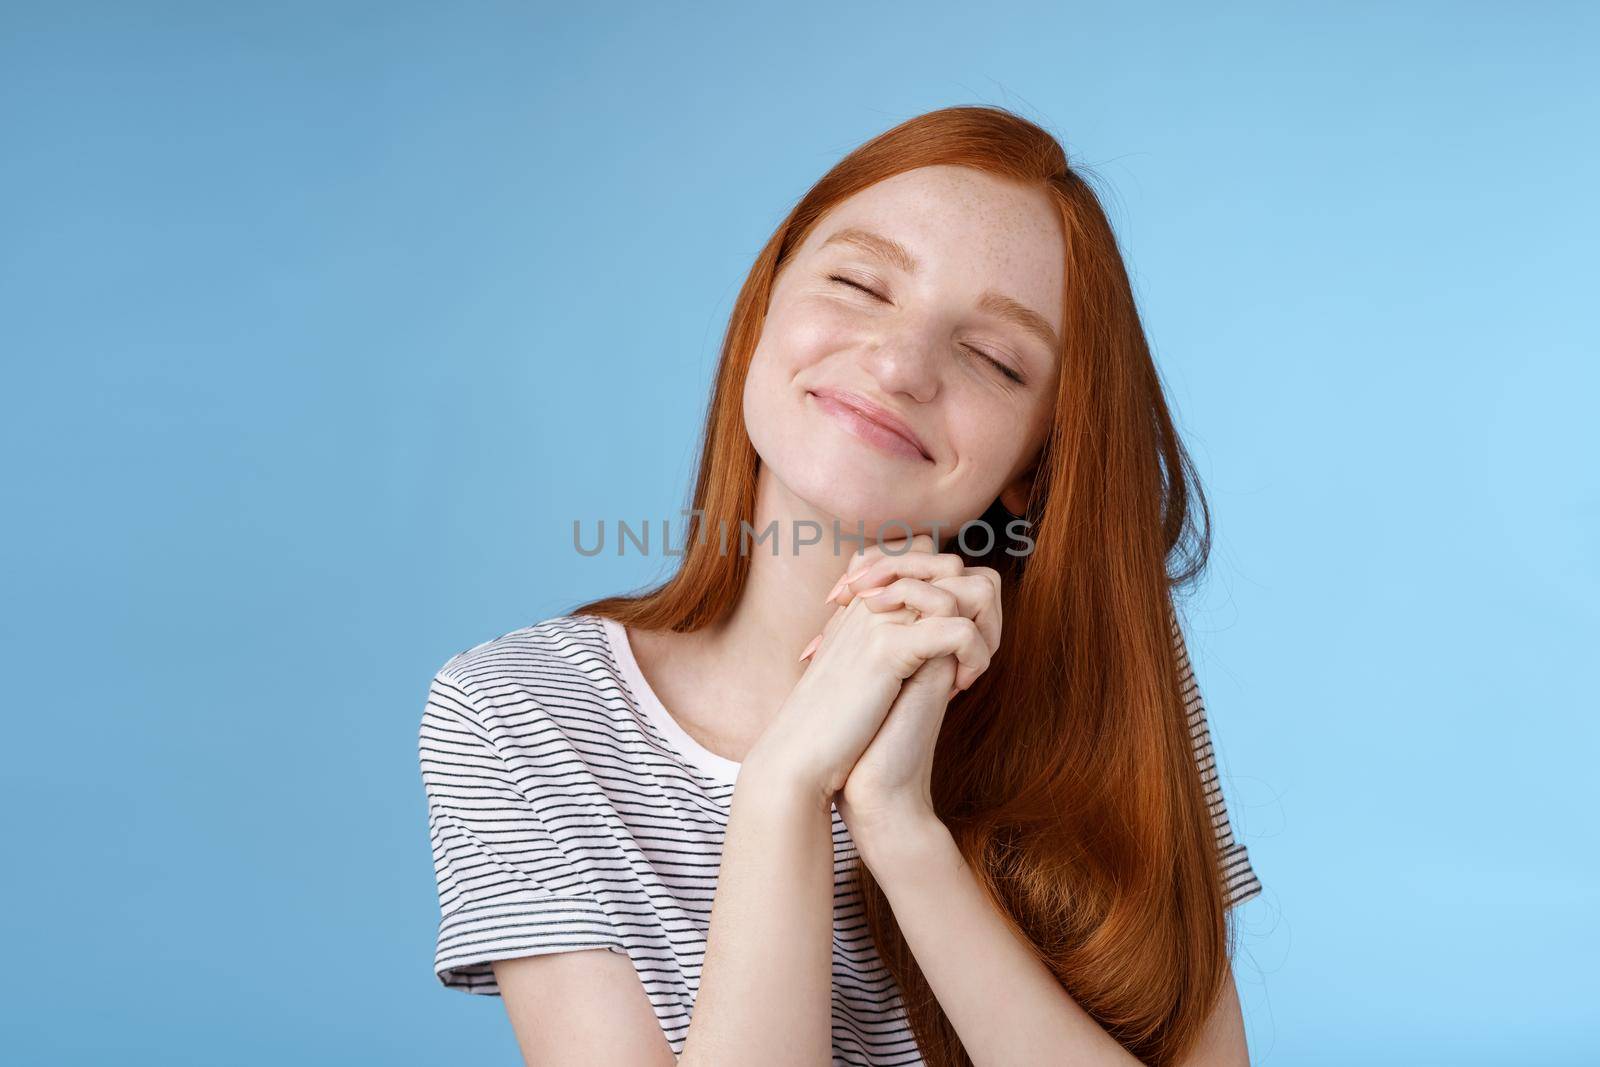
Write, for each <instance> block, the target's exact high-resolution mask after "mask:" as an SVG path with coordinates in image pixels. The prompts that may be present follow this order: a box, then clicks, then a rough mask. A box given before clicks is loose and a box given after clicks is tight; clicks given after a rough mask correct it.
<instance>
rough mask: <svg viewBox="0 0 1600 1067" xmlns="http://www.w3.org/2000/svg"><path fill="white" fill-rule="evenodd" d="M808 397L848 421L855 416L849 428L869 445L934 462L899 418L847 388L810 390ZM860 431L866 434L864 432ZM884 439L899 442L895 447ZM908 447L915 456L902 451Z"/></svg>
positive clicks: (914, 434) (925, 448) (894, 444)
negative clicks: (811, 397) (865, 439)
mask: <svg viewBox="0 0 1600 1067" xmlns="http://www.w3.org/2000/svg"><path fill="white" fill-rule="evenodd" d="M811 395H812V396H813V397H815V398H816V399H817V400H819V401H822V403H823V406H824V407H829V408H832V409H833V412H834V414H836V415H841V416H843V417H845V418H847V419H848V418H849V416H851V415H854V416H855V419H854V420H851V421H852V426H851V429H852V430H855V431H856V433H857V436H864V437H866V438H867V440H868V441H869V442H870V443H872V444H877V445H879V446H880V447H887V448H888V449H890V450H892V451H896V452H899V453H901V454H905V455H907V456H909V457H910V458H918V459H922V460H925V461H928V462H932V461H933V457H932V456H931V455H929V453H928V447H927V446H926V445H924V444H923V443H922V439H921V438H919V437H918V436H917V435H916V433H914V432H913V431H912V429H911V427H909V426H907V425H906V424H905V422H904V421H903V420H902V419H900V418H899V417H898V416H896V415H895V414H894V412H892V411H889V410H888V409H887V408H885V407H883V406H881V405H879V404H874V403H873V402H872V401H870V400H868V399H867V398H866V397H864V396H862V395H860V394H859V393H852V392H850V391H848V390H846V389H813V390H811ZM840 408H844V409H847V410H846V411H843V412H841V411H839V410H838V409H840ZM860 423H866V424H867V425H866V426H861V425H859V424H860ZM862 431H865V432H864V433H863V432H862ZM874 431H878V432H874ZM885 436H889V437H893V438H896V439H898V442H899V444H898V445H897V444H896V442H895V441H893V440H885V439H884V438H885ZM907 446H909V448H910V449H911V450H912V451H914V452H915V453H916V455H915V456H910V453H908V452H906V451H905V448H906V447H907Z"/></svg>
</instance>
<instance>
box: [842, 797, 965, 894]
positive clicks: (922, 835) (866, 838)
mask: <svg viewBox="0 0 1600 1067" xmlns="http://www.w3.org/2000/svg"><path fill="white" fill-rule="evenodd" d="M849 829H850V837H851V839H852V840H854V841H855V845H856V851H857V852H858V853H860V855H861V862H862V863H865V864H866V865H867V867H868V868H869V869H870V870H871V871H872V873H873V875H874V877H876V878H877V879H878V880H879V881H880V882H884V881H889V880H892V879H896V878H899V877H900V876H902V875H905V874H908V873H914V872H917V871H922V870H926V869H927V868H928V866H929V865H930V864H932V863H936V862H939V861H940V860H945V859H948V858H949V857H950V856H951V855H952V853H959V849H957V847H956V843H955V838H954V837H953V836H952V835H951V833H950V828H949V827H948V826H946V825H945V824H944V822H943V821H942V820H941V819H940V818H939V817H938V816H937V815H936V814H934V812H933V809H932V808H931V807H927V806H924V805H920V804H910V803H908V804H905V805H904V806H902V807H900V808H898V809H895V810H892V811H888V810H879V811H877V812H875V813H874V815H873V817H872V818H871V819H866V820H863V819H859V818H858V819H856V820H855V821H854V822H850V823H849Z"/></svg>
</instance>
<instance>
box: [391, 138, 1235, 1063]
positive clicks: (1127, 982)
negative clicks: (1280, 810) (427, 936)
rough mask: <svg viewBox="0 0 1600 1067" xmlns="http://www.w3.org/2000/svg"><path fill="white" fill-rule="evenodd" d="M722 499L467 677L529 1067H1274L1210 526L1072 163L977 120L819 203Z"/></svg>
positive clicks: (750, 315)
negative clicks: (1260, 1032) (1219, 699)
mask: <svg viewBox="0 0 1600 1067" xmlns="http://www.w3.org/2000/svg"><path fill="white" fill-rule="evenodd" d="M1191 497H1192V498H1193V499H1192V501H1191ZM693 503H694V514H693V521H692V522H691V523H690V524H689V529H688V531H687V533H686V534H685V535H684V537H683V541H684V545H683V551H684V555H683V560H682V563H681V565H680V566H679V568H678V570H677V572H676V574H675V575H674V576H673V577H672V578H671V579H670V580H668V581H667V582H665V583H664V584H662V585H661V586H660V587H658V588H656V589H654V590H651V591H649V592H647V593H645V594H643V595H639V596H628V597H611V598H607V599H603V600H599V601H596V602H593V603H590V604H586V605H584V606H582V607H581V608H578V609H576V610H574V611H573V612H572V613H571V614H568V615H563V616H558V617H556V618H553V619H547V620H544V621H543V622H540V623H538V624H536V625H533V626H530V627H526V628H524V629H522V630H518V631H515V632H513V633H510V634H506V635H504V636H502V637H499V638H496V639H495V640H493V641H489V642H486V643H485V644H482V645H479V646H477V647H475V648H472V649H469V650H467V651H465V652H462V653H460V654H459V655H457V656H455V657H453V658H452V659H451V660H450V661H449V662H448V663H446V664H445V665H444V667H443V668H441V670H440V671H439V672H438V674H437V675H436V676H435V678H434V681H433V686H432V689H431V692H430V694H429V699H428V706H427V710H426V712H425V715H424V718H423V722H422V729H421V738H420V743H421V750H420V756H421V766H422V775H423V781H424V784H425V786H426V789H427V794H428V800H429V808H428V810H429V824H430V830H431V833H432V837H433V845H434V860H435V866H436V870H437V873H438V879H439V882H438V885H439V894H440V905H441V912H442V915H441V921H440V927H439V935H438V946H437V953H436V959H435V965H436V968H435V969H436V972H437V974H438V976H439V978H440V980H441V981H442V982H443V983H444V984H445V985H446V986H449V987H452V988H459V989H464V990H467V991H469V992H477V993H488V994H498V995H501V996H502V997H503V998H504V1000H505V1004H506V1008H507V1011H508V1013H509V1016H510V1018H511V1021H512V1025H513V1028H514V1030H515V1032H516V1035H517V1038H518V1040H519V1043H520V1045H521V1048H522V1050H523V1054H524V1056H525V1058H526V1060H527V1061H528V1062H529V1063H531V1064H558V1063H559V1064H565V1063H586V1064H589V1063H616V1064H663V1065H664V1064H671V1063H673V1062H674V1055H677V1056H678V1057H679V1058H678V1059H677V1061H676V1062H678V1063H679V1064H684V1065H690V1064H693V1065H696V1067H699V1065H704V1064H716V1065H723V1064H727V1065H743V1064H763V1065H767V1064H810V1065H820V1064H827V1063H830V1062H831V1063H835V1064H914V1063H928V1064H938V1065H955V1064H964V1063H978V1064H1032V1063H1051V1062H1063V1063H1066V1062H1070V1063H1107V1064H1110V1063H1134V1062H1146V1063H1158V1064H1171V1063H1184V1064H1202V1063H1204V1064H1224V1063H1226V1064H1238V1063H1247V1062H1248V1057H1247V1054H1246V1050H1245V1042H1244V1034H1243V1027H1242V1022H1241V1019H1240V1012H1239V1006H1238V1000H1237V997H1236V993H1235V989H1234V984H1233V980H1232V976H1231V971H1230V968H1229V953H1230V950H1231V937H1230V929H1231V924H1230V923H1229V921H1228V908H1229V907H1230V906H1231V905H1233V904H1237V903H1239V902H1241V901H1243V900H1245V899H1248V898H1249V897H1251V896H1253V895H1255V894H1256V893H1258V892H1259V891H1260V884H1259V882H1258V881H1257V880H1256V878H1255V875H1254V873H1253V872H1252V871H1251V868H1250V864H1249V860H1248V858H1247V856H1246V854H1245V851H1244V849H1243V847H1242V846H1240V845H1238V844H1236V843H1235V842H1234V841H1233V838H1232V833H1231V831H1230V829H1229V824H1228V819H1227V814H1226V812H1225V810H1224V809H1223V805H1222V801H1221V797H1220V794H1219V793H1218V791H1217V786H1216V781H1215V770H1214V764H1213V761H1212V755H1211V751H1210V745H1209V740H1208V733H1207V729H1206V720H1205V715H1204V707H1203V705H1202V703H1201V701H1200V697H1199V693H1198V691H1197V690H1196V689H1195V686H1194V681H1193V676H1192V674H1191V672H1190V668H1189V664H1188V658H1187V655H1186V651H1185V648H1184V644H1183V638H1182V633H1181V630H1180V629H1179V627H1178V623H1177V619H1176V614H1175V612H1174V610H1173V593H1174V590H1175V588H1176V587H1178V586H1180V585H1182V584H1185V583H1187V582H1190V581H1192V580H1193V578H1194V577H1195V576H1196V575H1197V574H1198V573H1199V571H1200V569H1201V568H1202V567H1203V565H1204V562H1205V555H1206V550H1207V547H1208V544H1209V529H1208V524H1207V523H1206V522H1205V521H1204V517H1205V506H1204V499H1203V496H1202V495H1201V493H1200V490H1199V487H1198V485H1197V484H1196V483H1195V481H1194V480H1193V477H1192V473H1191V469H1190V463H1189V460H1188V457H1187V455H1186V453H1185V451H1184V449H1183V447H1182V445H1181V443H1180V441H1179V439H1178V437H1177V435H1176V433H1175V432H1174V429H1173V426H1172V422H1171V419H1170V417H1169V414H1168V410H1167V406H1166V404H1165V402H1164V400H1163V398H1162V394H1161V389H1160V385H1159V382H1158V379H1157V374H1156V370H1155V367H1154V365H1153V363H1152V361H1151V358H1150V354H1149V351H1148V348H1147V345H1146V342H1145V339H1144V336H1143V331H1142V328H1141V326H1140V323H1139V319H1138V315H1137V312H1136V308H1135V304H1134V298H1133V295H1132V293H1131V291H1130V288H1129V284H1128V279H1127V275H1126V273H1125V270H1124V267H1123V264H1122V261H1121V258H1120V255H1119V253H1118V250H1117V246H1116V242H1115V238H1114V236H1113V234H1112V231H1111V228H1110V226H1109V224H1108V222H1107V220H1106V218H1105V216H1104V214H1103V212H1102V210H1101V209H1100V206H1099V203H1098V201H1097V199H1096V197H1095V195H1094V194H1093V193H1092V192H1091V190H1090V189H1089V188H1088V186H1086V185H1085V184H1084V182H1083V181H1082V179H1081V178H1080V177H1079V175H1078V174H1077V173H1076V172H1075V171H1074V170H1073V169H1071V168H1070V167H1069V166H1068V163H1067V161H1066V158H1065V156H1064V154H1063V152H1062V150H1061V148H1060V146H1059V145H1058V144H1057V143H1056V141H1055V140H1054V139H1053V138H1052V137H1051V136H1049V135H1048V134H1047V133H1046V132H1044V131H1043V130H1041V129H1039V128H1038V127H1037V126H1035V125H1033V124H1031V123H1029V122H1027V121H1025V120H1023V119H1021V118H1019V117H1017V116H1015V115H1012V114H1010V113H1008V112H1006V111H1004V110H1001V109H996V108H987V107H957V108H948V109H944V110H940V111H935V112H932V113H930V114H927V115H923V116H920V117H918V118H916V119H913V120H911V121H909V122H906V123H904V124H902V125H900V126H898V127H896V128H894V129H892V130H890V131H888V132H887V133H884V134H882V135H881V136H879V137H877V138H875V139H874V140H872V141H870V142H869V143H867V144H866V145H864V146H862V147H861V148H859V149H857V150H856V151H855V152H853V153H851V154H850V155H849V156H847V157H846V158H845V159H844V160H842V161H841V162H840V163H839V164H838V165H837V166H836V167H835V168H834V169H833V170H832V171H831V172H830V173H829V174H827V175H826V176H825V177H824V178H823V179H822V180H821V181H820V182H818V183H817V185H816V186H815V187H814V188H813V189H812V190H811V191H810V192H809V193H808V194H807V195H806V196H805V198H804V199H803V200H801V202H800V203H799V205H798V206H797V207H796V208H795V209H794V211H793V212H792V213H791V214H790V216H789V217H788V218H787V219H786V220H785V221H784V222H783V224H782V225H781V226H779V228H778V230H777V232H776V233H775V234H774V235H773V237H772V239H771V241H769V242H768V244H767V246H766V248H765V249H764V250H763V251H762V253H761V256H760V258H759V259H758V261H757V262H756V264H755V267H754V269H753V270H752V271H751V273H750V276H749V278H748V279H747V281H746V283H745V285H744V288H743V289H742V291H741V292H740V294H739V298H738V301H737V304H736V306H735V308H734V311H733V316H732V321H731V324H730V329H729V331H728V335H727V339H726V342H725V344H724V346H723V353H722V360H721V364H720V367H719V370H718V374H717V380H716V387H715V392H714V395H713V398H712V402H711V407H710V412H709V418H708V423H707V427H706V431H705V439H704V451H703V454H702V458H701V463H700V468H699V473H698V479H697V484H696V486H695V492H694V499H693ZM1197 515H1198V516H1199V517H1200V519H1201V521H1199V522H1196V521H1195V519H1196V516H1197ZM974 521H976V524H975V525H971V526H969V527H968V528H967V530H965V531H961V536H960V537H957V536H955V535H957V533H958V527H961V526H962V524H963V523H974ZM836 523H837V525H835V524H836ZM741 524H744V525H743V526H741ZM977 524H981V526H980V525H977ZM836 530H837V531H839V532H840V533H841V534H843V535H844V536H845V537H849V536H851V535H854V534H856V533H858V532H862V531H865V537H864V539H863V541H862V542H860V543H857V542H854V541H849V540H842V539H841V540H836V539H835V536H834V534H835V531H836ZM745 531H751V532H753V533H752V536H750V537H744V536H741V534H742V533H744V532H745ZM974 531H976V532H974ZM984 531H987V534H985V532H984ZM1019 531H1020V532H1021V536H1018V535H1019ZM763 532H765V533H767V534H768V535H769V536H768V539H767V540H765V541H758V540H755V536H754V535H760V534H762V533H763ZM847 571H848V572H849V573H848V580H845V579H846V577H847ZM1002 615H1003V618H1004V624H1003V627H1002V621H1001V620H1002ZM1002 629H1003V631H1004V636H1003V638H1002ZM797 656H798V659H797ZM668 709H671V710H670V711H669V710H668ZM598 949H606V950H609V951H592V950H598Z"/></svg>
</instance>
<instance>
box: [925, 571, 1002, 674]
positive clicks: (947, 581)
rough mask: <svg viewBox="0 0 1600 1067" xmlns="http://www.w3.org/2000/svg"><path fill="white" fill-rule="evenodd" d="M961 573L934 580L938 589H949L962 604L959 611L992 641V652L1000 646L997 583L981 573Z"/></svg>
mask: <svg viewBox="0 0 1600 1067" xmlns="http://www.w3.org/2000/svg"><path fill="white" fill-rule="evenodd" d="M975 569H976V568H974V569H971V570H968V571H967V573H966V574H958V575H956V576H955V577H954V578H935V579H934V580H933V581H932V582H931V583H929V584H931V585H933V586H934V587H935V588H937V589H945V590H948V591H949V592H950V593H951V594H953V595H954V596H955V598H956V603H957V604H959V605H960V611H959V614H962V615H965V616H966V617H967V618H969V619H971V620H972V621H973V622H975V623H977V624H978V632H980V633H981V634H983V639H984V640H985V641H987V642H989V651H990V652H991V653H993V652H994V650H995V649H997V648H999V647H1000V632H1001V624H1000V623H1001V613H1000V598H999V597H998V596H997V595H996V594H995V586H994V583H993V582H991V581H990V580H989V579H988V578H987V577H985V576H984V575H982V574H976V573H974V570H975Z"/></svg>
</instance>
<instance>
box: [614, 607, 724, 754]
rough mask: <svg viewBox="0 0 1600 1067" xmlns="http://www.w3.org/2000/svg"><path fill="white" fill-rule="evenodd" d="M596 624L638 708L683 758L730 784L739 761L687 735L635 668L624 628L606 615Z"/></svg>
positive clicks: (636, 662)
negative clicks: (603, 633) (600, 629)
mask: <svg viewBox="0 0 1600 1067" xmlns="http://www.w3.org/2000/svg"><path fill="white" fill-rule="evenodd" d="M600 625H601V628H602V629H603V630H604V632H605V636H606V642H607V644H609V645H610V646H611V654H612V656H613V657H615V658H616V661H617V667H618V668H619V669H620V670H621V671H622V677H623V680H624V681H626V682H627V683H628V688H629V689H631V690H633V696H634V699H635V700H636V701H638V703H639V710H640V711H641V712H643V713H644V715H645V717H646V718H648V719H649V720H650V722H651V723H653V724H654V725H655V727H656V729H658V730H660V731H661V733H662V734H663V735H664V736H665V737H666V739H667V742H668V743H669V744H671V745H672V747H673V748H675V749H677V751H678V754H679V755H680V756H682V757H683V758H684V759H685V760H687V761H688V762H689V763H691V764H693V765H694V766H695V767H696V768H698V769H699V770H700V771H703V772H704V773H705V774H707V775H709V776H710V777H711V778H713V779H715V780H716V781H718V782H721V783H723V784H725V785H733V784H734V783H735V782H736V781H737V779H738V777H739V767H740V764H739V763H737V762H735V761H734V760H731V759H729V758H728V757H726V756H719V755H717V754H716V753H715V752H713V751H711V750H710V749H708V748H706V747H705V746H704V745H702V744H701V743H700V742H698V741H696V740H695V739H694V738H693V737H690V736H689V733H688V731H686V730H685V729H684V728H683V727H682V726H680V725H679V724H678V720H677V719H674V718H673V717H672V716H671V714H669V713H668V711H667V709H666V706H665V705H664V704H662V703H661V698H660V697H658V696H656V692H655V690H654V689H652V688H650V683H649V682H647V681H645V677H644V672H643V671H641V670H640V669H639V661H638V660H637V659H635V658H634V655H633V645H632V643H630V642H629V640H628V630H627V627H625V626H623V625H622V623H620V622H618V621H617V620H616V619H613V618H611V617H610V616H609V615H602V616H600Z"/></svg>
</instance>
